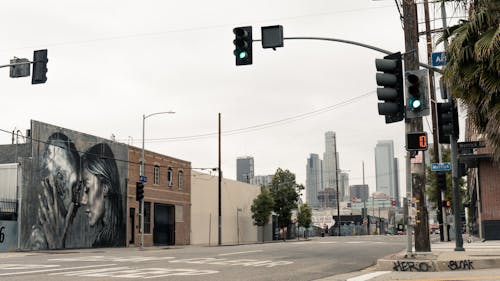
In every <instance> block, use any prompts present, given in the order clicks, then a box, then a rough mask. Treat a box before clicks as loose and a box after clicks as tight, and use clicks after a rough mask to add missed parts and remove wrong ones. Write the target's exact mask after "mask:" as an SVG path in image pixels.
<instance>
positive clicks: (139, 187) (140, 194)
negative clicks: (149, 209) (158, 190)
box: [135, 181, 144, 201]
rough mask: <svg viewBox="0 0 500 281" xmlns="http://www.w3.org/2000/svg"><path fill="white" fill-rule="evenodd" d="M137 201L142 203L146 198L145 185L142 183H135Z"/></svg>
mask: <svg viewBox="0 0 500 281" xmlns="http://www.w3.org/2000/svg"><path fill="white" fill-rule="evenodd" d="M135 188H136V189H135V200H136V201H141V200H142V199H143V198H144V184H143V183H142V182H140V181H138V182H136V183H135Z"/></svg>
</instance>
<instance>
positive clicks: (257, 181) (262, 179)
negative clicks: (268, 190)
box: [250, 175, 274, 186]
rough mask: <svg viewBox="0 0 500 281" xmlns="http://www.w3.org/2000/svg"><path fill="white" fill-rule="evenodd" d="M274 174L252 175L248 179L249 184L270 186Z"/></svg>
mask: <svg viewBox="0 0 500 281" xmlns="http://www.w3.org/2000/svg"><path fill="white" fill-rule="evenodd" d="M273 177H274V175H267V176H254V177H253V178H251V179H250V184H253V185H258V186H270V185H271V182H272V181H273Z"/></svg>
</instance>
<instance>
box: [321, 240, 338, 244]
mask: <svg viewBox="0 0 500 281" xmlns="http://www.w3.org/2000/svg"><path fill="white" fill-rule="evenodd" d="M318 243H320V244H335V243H337V242H335V241H329V242H318Z"/></svg>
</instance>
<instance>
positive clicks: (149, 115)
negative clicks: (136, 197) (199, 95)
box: [139, 111, 175, 250]
mask: <svg viewBox="0 0 500 281" xmlns="http://www.w3.org/2000/svg"><path fill="white" fill-rule="evenodd" d="M174 113H175V112H174V111H162V112H155V113H151V114H148V115H145V114H143V115H142V153H141V171H140V179H139V181H143V180H144V132H145V127H146V118H148V117H151V116H154V115H160V114H174ZM140 205H141V206H140V209H141V211H140V218H141V226H140V232H141V250H144V198H143V199H141V202H140Z"/></svg>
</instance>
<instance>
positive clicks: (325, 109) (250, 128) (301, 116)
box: [121, 91, 375, 143]
mask: <svg viewBox="0 0 500 281" xmlns="http://www.w3.org/2000/svg"><path fill="white" fill-rule="evenodd" d="M374 93H375V91H370V92H367V93H364V94H361V95H359V96H356V97H353V98H350V99H347V100H345V101H342V102H339V103H336V104H334V105H330V106H326V107H323V108H320V109H316V110H313V111H309V112H306V113H301V114H297V115H294V116H291V117H286V118H283V119H279V120H275V121H270V122H266V123H262V124H257V125H252V126H248V127H243V128H238V129H233V130H227V131H222V132H221V134H222V135H224V136H230V135H237V134H244V133H249V132H253V131H257V130H263V129H267V128H271V127H275V126H279V125H284V124H288V123H291V122H295V121H299V120H303V119H306V118H310V117H313V116H316V115H320V114H323V113H326V112H329V111H333V110H336V109H338V108H341V107H343V106H346V105H349V104H351V103H354V102H357V101H358V100H360V99H363V98H366V97H368V96H370V95H372V94H374ZM217 135H218V133H217V132H213V133H205V134H196V135H189V136H180V137H168V138H155V139H149V140H145V141H147V142H148V143H152V142H169V141H191V140H199V139H205V138H212V137H215V136H217ZM121 141H124V140H121Z"/></svg>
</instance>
